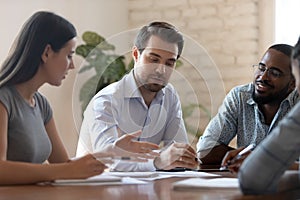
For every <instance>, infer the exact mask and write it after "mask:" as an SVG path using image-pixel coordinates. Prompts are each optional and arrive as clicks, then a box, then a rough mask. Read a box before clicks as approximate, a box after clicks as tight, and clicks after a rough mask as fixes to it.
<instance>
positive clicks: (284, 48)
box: [269, 44, 294, 74]
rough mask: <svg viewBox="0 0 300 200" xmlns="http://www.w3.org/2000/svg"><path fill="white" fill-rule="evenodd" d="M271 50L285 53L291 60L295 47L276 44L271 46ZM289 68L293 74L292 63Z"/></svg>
mask: <svg viewBox="0 0 300 200" xmlns="http://www.w3.org/2000/svg"><path fill="white" fill-rule="evenodd" d="M269 49H275V50H276V51H279V52H281V53H283V54H284V55H286V56H288V57H289V58H291V55H292V51H293V49H294V47H293V46H291V45H288V44H274V45H272V46H270V47H269ZM289 67H290V71H291V74H292V65H291V62H290V64H289Z"/></svg>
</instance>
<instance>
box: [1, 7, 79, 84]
mask: <svg viewBox="0 0 300 200" xmlns="http://www.w3.org/2000/svg"><path fill="white" fill-rule="evenodd" d="M76 35H77V33H76V29H75V27H74V26H73V25H72V24H71V23H70V22H69V21H67V20H66V19H64V18H63V17H60V16H58V15H56V14H54V13H52V12H45V11H39V12H36V13H35V14H33V15H32V16H31V17H30V18H29V19H28V20H27V21H26V23H25V24H24V25H23V27H22V29H21V31H20V33H19V36H18V37H17V39H16V41H15V44H14V45H15V46H14V48H13V49H12V50H11V53H10V55H9V56H8V57H7V59H6V60H5V62H4V63H3V65H2V67H1V70H0V87H1V86H4V85H13V84H18V83H22V82H25V81H28V80H30V79H31V78H32V77H33V76H34V75H35V74H36V72H37V70H38V68H39V66H40V64H41V62H42V60H41V56H42V54H43V52H44V50H45V47H46V46H47V45H48V44H49V45H51V48H52V49H53V50H54V51H55V52H58V51H59V50H60V49H61V48H62V47H63V46H64V45H65V44H66V43H67V42H68V41H69V40H71V39H72V38H74V37H76Z"/></svg>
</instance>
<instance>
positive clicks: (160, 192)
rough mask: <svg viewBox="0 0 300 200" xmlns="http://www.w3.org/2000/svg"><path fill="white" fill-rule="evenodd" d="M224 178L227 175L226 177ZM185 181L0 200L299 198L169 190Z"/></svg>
mask: <svg viewBox="0 0 300 200" xmlns="http://www.w3.org/2000/svg"><path fill="white" fill-rule="evenodd" d="M226 176H227V175H226ZM183 179H184V178H168V179H161V180H156V181H153V182H149V184H142V185H114V186H51V185H43V186H40V185H26V186H2V187H0V200H2V199H9V200H14V199H16V200H20V199H22V200H26V199H30V200H35V199H37V200H44V199H45V200H48V199H54V200H58V199H63V200H69V199H70V200H76V199H82V200H86V199H87V200H90V199H101V200H103V199H108V200H115V199H126V200H140V199H149V200H150V199H151V200H152V199H154V200H155V199H163V200H169V199H183V200H193V199H205V200H214V199H233V200H243V199H246V200H251V199H261V200H266V199H272V200H274V199H275V200H276V199H296V197H298V198H299V197H300V190H291V191H289V192H285V193H278V194H275V195H261V196H245V195H242V193H241V192H240V190H239V189H230V190H228V189H227V190H220V189H219V190H201V191H200V190H197V191H196V190H185V191H176V190H173V189H172V183H173V182H175V181H178V180H183Z"/></svg>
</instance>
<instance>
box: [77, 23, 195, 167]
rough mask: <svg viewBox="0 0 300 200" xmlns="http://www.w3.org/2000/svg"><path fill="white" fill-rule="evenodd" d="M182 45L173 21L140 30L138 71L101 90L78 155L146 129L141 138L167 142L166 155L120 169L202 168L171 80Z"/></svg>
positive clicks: (135, 53) (92, 104)
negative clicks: (187, 132) (187, 131)
mask: <svg viewBox="0 0 300 200" xmlns="http://www.w3.org/2000/svg"><path fill="white" fill-rule="evenodd" d="M182 48H183V37H182V35H181V34H180V33H179V32H178V31H177V30H176V29H175V27H173V26H172V25H170V24H168V23H165V22H153V23H151V24H149V25H148V26H144V27H143V28H142V29H141V30H140V31H139V33H138V35H137V37H136V39H135V46H134V47H133V51H132V56H133V59H134V61H135V65H134V69H133V70H132V71H131V72H130V73H129V74H128V75H125V76H124V77H123V78H122V80H120V81H118V82H116V83H113V84H111V85H109V86H107V87H106V88H104V89H102V90H101V91H100V92H98V93H97V94H96V95H95V97H94V98H93V99H92V101H91V102H90V103H89V105H88V107H87V109H86V111H85V113H84V121H83V124H82V127H81V131H80V143H79V144H80V145H81V146H78V149H77V156H79V155H82V153H83V152H84V150H85V151H88V152H94V151H99V150H101V149H103V148H104V147H105V146H106V145H107V144H110V143H113V142H114V141H115V140H116V139H117V138H118V137H120V136H121V135H124V134H127V133H132V132H136V131H138V130H141V131H142V134H141V136H140V137H139V140H140V141H147V142H152V143H155V144H160V143H161V142H163V143H164V145H165V146H166V147H165V148H164V149H163V150H162V151H161V152H160V156H159V157H157V158H155V159H154V160H151V161H150V162H148V163H133V162H126V161H120V162H118V163H117V164H115V165H114V167H113V168H114V170H118V171H153V170H156V169H163V170H169V169H173V168H176V167H183V168H196V167H197V165H198V162H197V159H196V157H197V156H196V153H195V151H194V150H193V148H192V147H191V146H190V145H188V138H187V134H186V130H185V126H184V122H183V119H182V111H181V105H180V101H179V97H178V94H177V92H176V91H175V89H174V87H173V86H172V85H171V84H169V83H168V81H169V78H170V76H171V74H172V71H173V69H174V67H175V64H176V60H177V59H178V58H179V57H180V55H181V52H182Z"/></svg>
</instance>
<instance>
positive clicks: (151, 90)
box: [143, 83, 165, 92]
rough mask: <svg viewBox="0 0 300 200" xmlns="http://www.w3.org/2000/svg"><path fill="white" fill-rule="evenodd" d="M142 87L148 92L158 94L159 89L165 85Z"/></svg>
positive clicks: (146, 85)
mask: <svg viewBox="0 0 300 200" xmlns="http://www.w3.org/2000/svg"><path fill="white" fill-rule="evenodd" d="M143 87H144V88H145V89H146V90H148V91H150V92H159V91H160V90H161V89H163V88H164V87H165V85H159V84H153V83H152V84H145V85H143Z"/></svg>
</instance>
